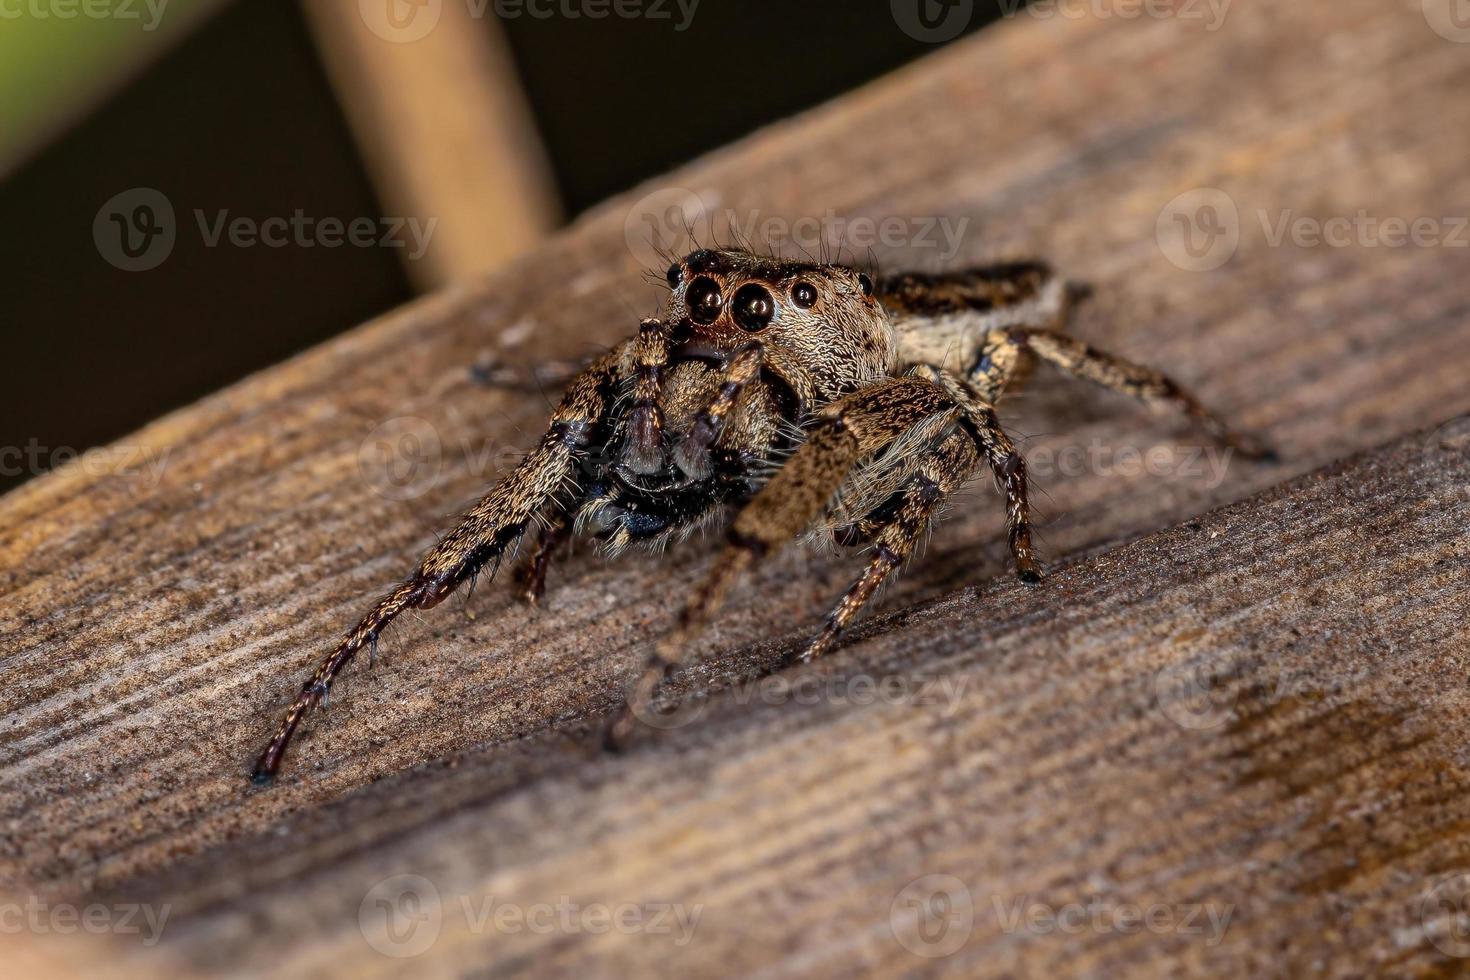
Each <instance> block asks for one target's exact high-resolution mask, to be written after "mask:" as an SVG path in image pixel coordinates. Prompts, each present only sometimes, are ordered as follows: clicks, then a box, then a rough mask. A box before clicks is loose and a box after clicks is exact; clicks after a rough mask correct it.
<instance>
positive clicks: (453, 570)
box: [251, 345, 624, 785]
mask: <svg viewBox="0 0 1470 980" xmlns="http://www.w3.org/2000/svg"><path fill="white" fill-rule="evenodd" d="M623 353H624V349H623V346H621V345H620V346H619V347H617V348H614V349H613V350H612V351H609V352H608V353H607V354H605V355H603V356H602V357H601V358H599V359H598V360H597V361H595V362H594V363H593V365H592V366H591V367H589V368H588V369H587V371H585V372H584V373H583V374H582V375H580V376H579V377H578V378H577V380H576V381H574V382H573V384H572V386H571V387H570V388H569V389H568V390H567V392H566V394H565V395H564V396H563V397H562V400H561V403H560V404H559V405H558V406H557V408H556V411H555V412H553V413H552V417H551V427H550V429H549V430H548V431H547V433H546V435H545V436H543V437H542V439H541V441H540V443H539V444H538V445H537V446H536V448H535V449H534V450H532V452H531V453H530V454H529V455H527V456H526V458H525V459H524V460H522V461H521V464H520V465H519V466H518V467H517V468H516V469H515V471H514V472H513V473H512V474H511V475H510V476H509V477H507V478H506V479H505V480H503V481H502V482H501V483H500V484H498V485H497V486H496V487H495V488H494V489H493V490H491V491H490V492H489V493H488V494H487V495H486V496H485V497H484V499H482V500H481V501H480V502H479V503H478V504H477V505H475V507H474V508H472V509H471V510H470V511H469V512H468V513H467V514H465V516H464V517H463V518H462V519H461V520H460V522H459V524H458V525H457V526H456V527H455V528H454V530H452V531H450V532H449V534H447V535H446V536H445V537H444V539H443V540H442V541H440V542H439V544H438V545H437V546H436V547H434V548H433V549H431V550H430V551H429V553H428V554H427V555H425V556H424V559H423V561H422V562H421V564H420V565H419V569H418V571H417V572H415V573H414V574H413V575H412V576H411V577H410V578H408V579H407V580H406V581H405V582H403V584H401V585H399V586H398V587H397V588H396V589H394V590H393V591H392V592H390V593H388V594H387V595H386V596H384V597H383V598H382V599H381V600H379V601H378V604H377V605H376V606H374V607H373V610H372V611H371V612H370V613H368V615H367V616H366V617H364V618H363V620H362V621H361V622H360V623H358V624H357V626H356V627H354V628H353V629H352V630H351V631H350V632H348V633H347V635H346V636H344V637H343V638H342V640H341V642H340V643H339V644H338V645H337V647H336V649H335V650H333V651H332V653H331V654H330V655H329V656H327V657H326V659H324V660H323V661H322V662H321V665H320V666H318V667H317V670H316V673H315V674H313V675H312V677H311V679H310V680H308V681H307V682H306V684H305V685H304V686H303V687H302V689H301V693H300V694H299V695H298V696H297V697H296V700H295V701H294V702H292V704H291V706H290V708H289V709H287V711H286V715H285V718H284V719H283V720H282V721H281V725H280V728H279V729H277V731H276V734H275V736H274V737H273V738H272V739H271V741H270V743H269V744H268V745H267V746H266V748H265V751H263V752H262V753H261V755H260V758H259V760H258V761H257V762H256V764H255V769H254V772H253V774H252V777H251V778H252V779H253V781H254V782H255V783H256V784H258V785H263V784H266V783H269V782H270V781H271V780H272V779H273V778H274V777H275V774H276V772H277V771H278V770H279V769H280V765H281V759H282V757H283V756H284V755H285V752H286V747H287V745H288V744H289V743H290V741H291V736H292V735H293V734H294V733H295V731H296V728H297V726H298V725H299V724H300V723H301V719H302V718H303V717H305V715H306V713H307V712H308V711H310V710H311V709H312V708H314V707H316V706H317V705H318V704H319V703H320V702H321V700H322V699H323V698H324V697H326V695H327V692H328V691H329V690H330V688H331V686H332V681H333V680H334V679H335V678H336V677H337V675H338V673H340V672H341V670H342V668H343V667H345V666H347V664H348V663H349V662H350V661H351V660H352V658H353V656H354V655H355V654H356V653H357V652H358V651H359V650H361V649H362V648H363V647H364V646H368V645H370V644H374V643H376V642H377V638H378V635H379V634H380V633H381V632H382V631H383V629H384V628H385V627H386V626H387V625H388V624H389V623H391V622H392V621H393V620H394V619H396V618H397V617H398V615H399V614H400V613H402V612H403V611H404V610H405V609H410V608H417V609H428V608H431V607H433V606H436V605H438V604H439V603H440V602H442V601H443V600H444V598H445V597H446V596H448V595H449V594H450V593H452V592H453V591H454V590H455V589H456V588H457V587H458V586H459V584H460V583H461V582H463V581H465V580H466V579H468V578H470V577H472V576H473V575H475V574H477V573H478V572H479V570H480V569H481V568H482V567H484V566H485V565H486V564H487V563H489V562H492V561H498V560H499V559H500V557H501V556H502V555H503V554H504V553H505V550H506V548H507V547H509V546H510V545H511V544H512V543H513V542H514V541H516V540H517V539H518V538H519V537H520V536H521V534H522V532H524V531H525V530H526V527H527V525H528V524H529V523H530V521H531V520H532V519H533V518H534V517H536V515H538V514H540V513H541V512H543V511H545V510H547V509H551V508H555V507H558V506H560V501H561V500H562V498H563V496H564V494H565V491H566V489H567V488H568V486H569V485H574V484H575V483H576V475H577V467H578V461H579V457H581V456H582V455H583V454H584V453H585V451H586V449H587V447H588V446H589V445H590V444H591V443H592V441H593V438H594V436H595V433H596V429H597V426H598V422H599V420H600V419H601V418H602V417H603V415H604V413H605V411H606V409H607V406H608V402H609V399H610V397H611V395H612V393H613V392H612V389H613V387H614V386H613V381H614V379H615V377H616V372H617V367H618V364H619V363H620V361H621V359H622V356H623Z"/></svg>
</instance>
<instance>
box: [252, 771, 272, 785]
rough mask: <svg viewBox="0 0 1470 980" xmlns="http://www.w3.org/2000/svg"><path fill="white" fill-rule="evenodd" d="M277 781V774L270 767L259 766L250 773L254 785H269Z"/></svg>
mask: <svg viewBox="0 0 1470 980" xmlns="http://www.w3.org/2000/svg"><path fill="white" fill-rule="evenodd" d="M275 781H276V774H275V773H274V772H272V771H271V770H269V769H261V768H257V769H256V770H255V771H254V772H252V773H251V774H250V784H251V785H252V786H269V785H271V784H272V783H274V782H275Z"/></svg>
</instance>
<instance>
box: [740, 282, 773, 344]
mask: <svg viewBox="0 0 1470 980" xmlns="http://www.w3.org/2000/svg"><path fill="white" fill-rule="evenodd" d="M732 312H733V313H734V315H735V322H736V323H738V324H740V328H741V329H742V330H749V331H750V332H751V333H755V332H756V331H757V330H764V329H766V327H768V326H770V323H771V317H773V316H775V315H776V301H775V300H774V299H772V298H771V294H770V293H768V292H767V291H766V289H765V287H764V286H757V285H756V284H755V283H753V282H751V283H746V284H745V285H744V286H741V287H740V289H739V290H738V291H737V292H736V293H735V301H734V303H733V304H732Z"/></svg>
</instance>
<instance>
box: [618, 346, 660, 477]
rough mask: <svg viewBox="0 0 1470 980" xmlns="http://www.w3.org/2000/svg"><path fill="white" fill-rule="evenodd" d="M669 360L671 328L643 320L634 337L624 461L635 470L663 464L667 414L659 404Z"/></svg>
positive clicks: (653, 469) (651, 469) (645, 471)
mask: <svg viewBox="0 0 1470 980" xmlns="http://www.w3.org/2000/svg"><path fill="white" fill-rule="evenodd" d="M668 363H669V328H668V327H667V326H665V325H664V324H663V323H661V322H659V321H658V320H653V319H649V320H644V321H643V323H642V324H641V325H640V326H639V328H638V337H637V339H636V340H634V341H633V364H634V373H633V407H632V409H631V411H629V413H628V441H627V444H626V445H625V446H624V447H623V463H624V464H626V465H627V467H628V469H630V470H632V471H633V472H634V473H641V474H644V475H647V474H649V473H657V472H658V471H659V470H661V469H663V466H664V414H663V409H662V408H661V407H660V405H659V394H660V392H661V390H662V388H663V373H664V368H665V367H666V366H667V365H668Z"/></svg>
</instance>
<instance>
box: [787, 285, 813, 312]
mask: <svg viewBox="0 0 1470 980" xmlns="http://www.w3.org/2000/svg"><path fill="white" fill-rule="evenodd" d="M791 302H793V303H795V304H796V305H797V306H799V307H801V308H802V309H803V310H809V309H811V308H812V307H813V306H816V305H817V287H816V286H813V285H812V284H811V283H809V282H799V283H797V284H796V285H795V286H792V287H791Z"/></svg>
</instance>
